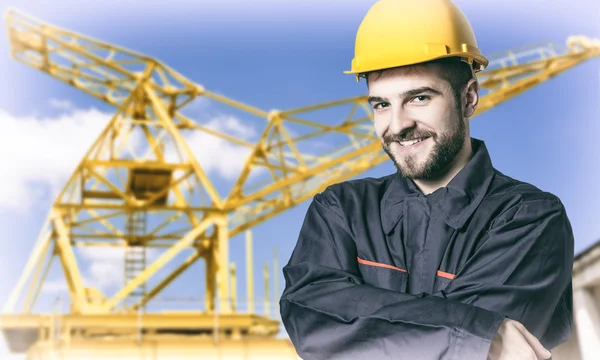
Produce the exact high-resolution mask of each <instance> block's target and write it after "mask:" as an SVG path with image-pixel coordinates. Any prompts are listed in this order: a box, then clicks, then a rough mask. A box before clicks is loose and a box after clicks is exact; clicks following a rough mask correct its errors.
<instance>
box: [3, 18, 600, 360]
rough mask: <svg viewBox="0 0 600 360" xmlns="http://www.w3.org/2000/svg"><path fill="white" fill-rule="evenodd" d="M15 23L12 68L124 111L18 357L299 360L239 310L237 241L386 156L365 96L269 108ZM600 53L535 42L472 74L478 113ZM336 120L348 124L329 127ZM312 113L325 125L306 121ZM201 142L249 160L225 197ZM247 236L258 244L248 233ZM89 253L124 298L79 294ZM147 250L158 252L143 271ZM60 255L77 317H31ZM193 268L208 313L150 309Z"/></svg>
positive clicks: (35, 272) (39, 247) (46, 257)
mask: <svg viewBox="0 0 600 360" xmlns="http://www.w3.org/2000/svg"><path fill="white" fill-rule="evenodd" d="M6 21H7V25H8V33H9V37H10V44H11V52H12V56H13V58H14V59H16V60H18V61H20V62H23V63H24V64H26V65H28V66H30V67H33V68H35V69H38V70H40V71H43V72H45V73H47V74H49V75H50V76H52V77H54V78H56V79H58V80H61V81H63V82H65V83H67V84H69V85H71V86H74V87H76V88H78V89H80V90H82V91H84V92H86V93H88V94H89V95H91V96H93V97H96V98H98V99H100V100H102V101H104V102H106V103H108V104H110V105H112V106H114V108H115V113H114V116H113V117H112V119H111V120H110V121H109V122H108V123H107V124H106V126H105V127H104V129H103V130H102V132H101V133H100V134H99V136H98V137H97V139H96V140H95V141H94V142H93V144H91V146H90V148H89V150H88V151H87V153H85V154H84V155H83V156H82V159H81V161H80V162H79V164H78V165H77V167H76V168H75V169H74V171H73V173H72V175H71V177H70V178H69V179H68V181H67V182H66V184H65V186H64V188H63V189H62V191H61V192H60V194H59V195H58V197H57V198H56V200H55V201H54V203H53V204H52V207H51V209H50V211H49V213H48V217H47V219H46V221H45V224H44V226H43V228H42V229H41V231H40V235H39V238H38V240H37V242H36V243H35V245H34V248H33V249H32V253H31V256H30V258H29V260H28V262H27V263H26V264H25V267H24V271H23V272H22V273H21V275H20V277H19V279H18V281H17V283H16V286H15V288H14V290H13V292H12V293H11V296H10V298H9V299H8V301H7V303H6V305H5V307H4V309H3V314H2V315H1V317H0V320H1V327H2V330H3V333H4V335H5V338H6V341H7V343H8V345H9V347H10V349H11V350H12V351H14V352H26V353H27V356H28V359H32V360H33V359H50V358H52V357H51V356H62V357H59V358H61V359H63V358H64V359H75V358H81V357H83V358H86V359H111V358H115V359H116V358H119V359H130V358H131V359H174V358H177V359H188V358H190V359H191V358H199V357H202V358H211V359H221V358H223V359H224V358H228V359H233V358H236V359H237V358H239V359H268V358H273V359H286V358H289V359H293V358H296V354H295V351H294V349H293V347H292V345H291V344H290V343H289V341H288V340H285V339H277V338H276V334H277V333H278V332H279V327H280V326H279V322H278V321H276V320H274V319H273V318H272V317H270V316H269V315H268V313H267V314H258V313H257V312H256V311H254V307H253V306H252V305H250V306H247V308H246V310H245V311H241V310H240V307H239V306H238V302H237V295H236V291H235V288H236V286H235V283H236V282H235V279H236V275H235V267H234V266H232V264H230V261H229V242H230V241H229V240H230V239H231V238H232V237H234V236H236V235H240V234H243V233H244V232H245V231H246V232H247V231H249V229H251V228H252V227H253V226H254V225H256V224H259V223H262V222H264V221H267V220H268V219H270V218H272V217H274V216H275V215H277V214H279V213H281V212H283V211H285V210H287V209H290V208H292V207H293V206H295V205H297V204H299V203H301V202H303V201H305V200H307V199H310V198H311V197H312V196H313V195H314V194H316V193H317V192H319V191H322V190H323V189H324V188H325V187H326V186H328V185H330V184H332V183H336V182H340V181H343V180H346V179H349V178H352V177H354V176H356V175H359V174H361V173H362V172H364V171H366V170H368V169H370V168H373V167H375V166H377V165H379V164H381V163H382V162H384V161H385V160H386V159H387V155H386V154H385V153H384V152H383V151H382V149H381V145H380V142H379V140H378V138H377V136H376V135H375V134H374V131H373V128H372V123H371V122H372V113H371V110H370V109H369V107H368V105H367V103H366V96H357V97H353V98H347V99H342V100H337V101H331V102H327V103H322V104H317V105H311V106H305V107H301V108H297V109H292V110H282V111H278V110H272V111H264V110H261V109H257V108H255V107H252V106H250V105H247V104H243V103H241V102H239V101H236V100H233V99H230V98H227V97H225V96H223V95H219V94H217V93H214V92H211V91H210V90H208V89H205V88H204V87H203V86H202V85H199V84H197V83H195V82H193V81H191V80H189V79H187V78H186V77H185V76H183V75H181V74H179V73H178V72H176V71H175V70H173V69H171V68H169V67H168V66H167V65H165V64H163V63H161V62H160V61H158V60H156V59H154V58H152V57H149V56H146V55H142V54H138V53H135V52H133V51H130V50H127V49H123V48H119V47H117V46H115V45H112V44H107V43H105V42H102V41H99V40H96V39H92V38H90V37H87V36H83V35H80V34H77V33H74V32H71V31H68V30H65V29H61V28H59V27H56V26H53V25H50V24H46V23H44V22H42V21H40V20H37V19H35V18H33V17H31V16H29V15H26V14H24V13H21V12H18V11H16V10H10V11H8V12H7V14H6ZM599 54H600V42H599V41H598V40H592V39H589V38H586V37H582V36H578V37H572V38H569V40H568V41H567V44H566V46H558V45H555V44H541V45H535V46H530V47H527V48H523V49H516V50H512V51H508V52H505V53H502V54H498V55H496V56H491V57H490V66H489V67H488V68H487V69H486V70H485V71H484V72H482V73H479V74H478V78H479V82H480V86H481V88H482V97H481V99H480V103H479V108H478V112H477V114H476V115H479V114H481V113H482V112H484V111H486V110H489V109H491V108H493V107H494V106H496V105H497V104H499V103H502V102H504V101H506V100H508V99H510V98H512V97H514V96H516V95H518V94H520V93H521V92H523V91H526V90H528V89H530V88H531V87H533V86H536V85H538V84H540V83H543V82H544V81H546V80H548V79H549V78H551V77H553V76H555V75H557V74H559V73H561V72H563V71H565V70H567V69H569V68H571V67H573V66H575V65H577V64H579V63H581V62H583V61H585V60H587V59H589V58H591V57H594V56H597V55H599ZM198 97H205V98H208V99H211V100H212V101H216V102H218V103H221V104H224V105H227V106H229V107H231V108H232V109H237V110H239V111H243V112H245V113H247V114H249V115H252V116H256V117H259V118H262V119H264V124H265V127H264V130H263V132H262V133H261V134H260V136H259V139H258V141H256V142H255V143H249V142H247V141H244V140H242V139H240V138H237V137H233V136H231V135H228V134H224V133H221V132H218V131H215V130H214V129H211V128H209V127H206V126H203V125H202V124H199V123H198V122H197V121H195V120H194V119H191V118H189V117H187V116H184V115H183V114H182V109H183V108H184V107H185V106H186V105H187V104H189V103H190V102H192V101H193V100H194V99H196V98H198ZM331 110H335V111H338V114H341V113H343V114H344V116H340V117H336V119H337V120H336V119H332V118H328V119H326V120H322V119H325V118H327V117H328V116H329V115H327V114H331V113H332V112H331ZM318 112H322V113H324V114H326V115H324V117H321V118H320V119H321V120H319V121H315V120H309V119H308V117H310V114H313V113H318ZM332 120H334V121H335V122H332ZM338 120H339V121H338ZM193 132H201V133H204V134H208V135H210V136H214V137H218V138H220V139H222V140H224V141H227V142H229V143H232V144H235V145H236V146H240V147H243V148H246V149H248V151H249V154H250V155H249V156H248V157H247V159H246V161H245V164H244V166H243V169H242V171H241V173H240V174H239V177H238V178H237V181H235V184H234V185H233V188H232V189H231V191H230V192H229V194H228V195H227V196H221V195H220V194H219V192H218V191H217V186H216V183H215V182H214V181H211V179H210V177H209V176H208V174H207V172H206V171H205V169H204V168H203V164H202V163H201V162H199V161H198V159H197V157H196V156H195V153H194V152H193V151H192V149H191V147H190V145H189V144H188V142H187V141H186V137H187V136H188V134H190V133H193ZM314 139H335V140H324V141H326V142H327V143H329V144H334V145H335V146H334V147H329V148H325V149H323V151H321V152H318V151H317V150H318V148H317V147H314V146H311V144H314V143H311V141H314ZM246 236H247V240H248V241H247V244H248V245H249V246H248V247H249V248H250V249H251V246H250V245H251V241H250V236H251V234H250V233H246ZM86 247H87V248H89V247H92V248H95V247H113V248H119V249H123V256H124V262H125V274H124V284H123V286H122V287H121V288H120V289H119V290H118V291H116V292H115V293H114V294H106V293H104V292H103V291H101V289H99V288H98V287H95V286H94V284H86V283H85V281H84V279H83V277H82V271H81V267H82V264H81V261H80V259H79V255H78V254H79V253H78V251H79V249H81V248H86ZM148 249H159V250H160V251H161V252H160V254H159V255H158V256H157V257H156V258H155V259H151V260H152V261H149V260H150V258H149V257H148V253H147V251H148ZM247 250H248V249H247ZM182 255H185V256H182ZM56 259H57V260H58V263H60V266H61V268H62V273H63V275H64V279H65V281H66V283H67V285H68V292H69V297H70V298H69V300H70V301H69V311H67V312H66V313H60V314H49V313H35V312H33V311H32V309H33V308H34V305H35V303H36V299H37V297H38V294H39V291H40V287H41V285H42V284H43V283H44V281H45V274H46V273H47V269H48V268H49V266H50V265H51V264H52V263H53V261H54V260H56ZM251 259H252V258H251V256H249V258H248V260H249V261H248V262H249V263H251ZM198 261H202V262H203V263H204V266H205V269H206V270H205V279H204V286H205V297H206V298H205V302H204V307H203V308H202V309H198V310H197V311H185V312H169V311H164V312H160V313H152V312H147V311H146V310H145V307H146V305H148V304H149V302H151V301H152V299H154V298H155V297H156V296H157V295H158V294H160V293H161V291H163V290H164V289H165V287H167V285H169V284H170V283H171V282H172V281H173V280H174V279H176V278H177V277H179V276H180V275H182V274H183V273H185V271H186V270H187V269H188V268H190V266H191V265H192V264H194V263H196V262H198ZM167 265H168V266H169V267H167ZM247 265H248V266H247V270H246V271H247V272H249V273H251V272H252V266H251V265H249V264H247ZM165 269H169V271H167V272H166V273H165V274H162V273H161V270H165ZM164 272H165V271H163V273H164ZM159 275H161V276H159ZM247 275H248V274H247ZM265 275H268V274H265ZM249 279H250V277H249ZM248 286H249V287H251V280H250V281H249V283H248ZM252 297H253V295H249V299H248V301H249V303H250V304H252V303H253V301H254V299H252ZM167 310H168V309H167Z"/></svg>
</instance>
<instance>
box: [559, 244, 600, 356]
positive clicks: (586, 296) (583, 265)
mask: <svg viewBox="0 0 600 360" xmlns="http://www.w3.org/2000/svg"><path fill="white" fill-rule="evenodd" d="M573 308H574V315H573V320H574V331H573V335H572V337H571V339H570V340H569V341H568V342H566V343H564V344H562V345H561V346H559V347H557V348H556V349H553V350H552V354H553V357H552V359H553V360H592V359H594V360H596V359H600V241H598V242H597V243H596V244H594V245H593V246H591V247H590V248H588V249H587V250H585V251H583V252H581V253H580V254H578V255H577V256H576V257H575V263H574V264H573Z"/></svg>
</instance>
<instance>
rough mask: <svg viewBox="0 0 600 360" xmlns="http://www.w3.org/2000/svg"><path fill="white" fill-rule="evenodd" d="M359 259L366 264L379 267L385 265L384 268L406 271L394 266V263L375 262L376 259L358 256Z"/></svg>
mask: <svg viewBox="0 0 600 360" xmlns="http://www.w3.org/2000/svg"><path fill="white" fill-rule="evenodd" d="M357 259H358V262H359V263H361V264H364V265H370V266H378V267H383V268H387V269H393V270H398V271H402V272H406V270H404V269H400V268H398V267H395V266H392V265H387V264H381V263H378V262H374V261H369V260H364V259H361V258H359V257H357Z"/></svg>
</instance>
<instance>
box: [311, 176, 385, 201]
mask: <svg viewBox="0 0 600 360" xmlns="http://www.w3.org/2000/svg"><path fill="white" fill-rule="evenodd" d="M394 176H396V174H390V175H385V176H381V177H366V178H361V179H352V180H346V181H342V182H339V183H335V184H330V185H328V186H327V187H326V188H325V189H324V190H323V191H322V192H319V193H317V194H316V195H315V196H314V197H313V201H318V202H320V203H323V204H324V205H330V206H336V207H340V206H341V205H344V206H352V205H353V204H356V205H357V206H361V204H363V203H364V202H365V200H369V201H375V202H377V203H378V204H379V202H380V201H381V199H382V198H383V195H384V194H385V192H386V191H387V190H388V188H389V187H390V186H391V184H392V180H393V178H394Z"/></svg>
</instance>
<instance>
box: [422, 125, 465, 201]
mask: <svg viewBox="0 0 600 360" xmlns="http://www.w3.org/2000/svg"><path fill="white" fill-rule="evenodd" d="M472 154H473V148H472V147H471V138H470V137H469V136H467V138H466V139H465V144H464V146H463V148H462V150H461V151H460V152H459V153H458V155H457V156H456V157H455V158H454V160H453V161H452V162H451V163H450V164H449V165H448V167H447V168H446V170H444V171H442V173H441V175H440V176H438V177H436V178H434V179H427V180H413V182H414V183H415V185H416V186H417V187H418V188H419V190H421V191H422V192H423V194H425V195H427V194H431V193H432V192H434V191H436V190H437V189H439V188H441V187H444V186H447V185H448V184H449V183H450V181H452V179H453V178H454V177H455V176H456V174H458V173H459V172H460V171H461V170H462V168H464V167H465V165H467V163H468V162H469V160H471V156H472Z"/></svg>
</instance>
